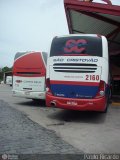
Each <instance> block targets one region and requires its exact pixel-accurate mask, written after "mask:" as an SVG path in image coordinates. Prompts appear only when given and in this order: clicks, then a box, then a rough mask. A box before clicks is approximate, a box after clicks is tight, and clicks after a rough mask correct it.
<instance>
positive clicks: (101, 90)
mask: <svg viewBox="0 0 120 160" xmlns="http://www.w3.org/2000/svg"><path fill="white" fill-rule="evenodd" d="M105 86H106V84H105V82H104V81H100V84H99V90H98V93H97V95H96V97H95V98H100V97H103V96H104V95H105Z"/></svg>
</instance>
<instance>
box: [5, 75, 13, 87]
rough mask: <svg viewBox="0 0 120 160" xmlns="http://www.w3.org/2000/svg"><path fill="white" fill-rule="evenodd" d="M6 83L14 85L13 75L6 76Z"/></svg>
mask: <svg viewBox="0 0 120 160" xmlns="http://www.w3.org/2000/svg"><path fill="white" fill-rule="evenodd" d="M6 84H8V85H10V86H12V76H7V77H6Z"/></svg>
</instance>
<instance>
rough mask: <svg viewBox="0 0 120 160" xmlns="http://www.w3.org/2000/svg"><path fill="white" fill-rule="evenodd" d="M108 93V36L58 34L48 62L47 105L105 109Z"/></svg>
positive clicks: (64, 107) (72, 108)
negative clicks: (59, 35)
mask: <svg viewBox="0 0 120 160" xmlns="http://www.w3.org/2000/svg"><path fill="white" fill-rule="evenodd" d="M109 95H110V74H109V57H108V43H107V39H106V38H105V37H104V36H101V35H96V34H71V35H66V36H61V37H55V38H54V39H53V41H52V44H51V49H50V55H49V57H48V62H47V75H46V105H47V106H48V107H52V106H54V107H58V108H63V109H71V110H81V111H101V112H106V111H107V108H108V104H109V103H108V101H109Z"/></svg>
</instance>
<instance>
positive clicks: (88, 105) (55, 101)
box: [46, 94, 107, 111]
mask: <svg viewBox="0 0 120 160" xmlns="http://www.w3.org/2000/svg"><path fill="white" fill-rule="evenodd" d="M106 102H107V100H106V97H102V98H98V99H69V98H63V97H55V96H52V95H49V94H46V105H47V106H48V107H58V108H63V109H70V110H80V111H104V110H105V107H106Z"/></svg>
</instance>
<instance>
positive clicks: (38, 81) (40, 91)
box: [13, 52, 47, 100]
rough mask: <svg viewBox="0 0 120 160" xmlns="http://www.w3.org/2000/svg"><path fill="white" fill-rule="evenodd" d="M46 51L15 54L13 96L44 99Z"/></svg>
mask: <svg viewBox="0 0 120 160" xmlns="http://www.w3.org/2000/svg"><path fill="white" fill-rule="evenodd" d="M46 62H47V53H45V52H23V53H21V52H20V53H17V54H16V55H15V60H14V65H13V96H18V97H25V98H31V99H33V100H36V99H45V90H46V86H45V76H46Z"/></svg>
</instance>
